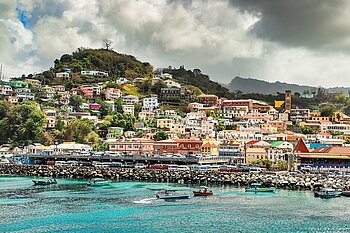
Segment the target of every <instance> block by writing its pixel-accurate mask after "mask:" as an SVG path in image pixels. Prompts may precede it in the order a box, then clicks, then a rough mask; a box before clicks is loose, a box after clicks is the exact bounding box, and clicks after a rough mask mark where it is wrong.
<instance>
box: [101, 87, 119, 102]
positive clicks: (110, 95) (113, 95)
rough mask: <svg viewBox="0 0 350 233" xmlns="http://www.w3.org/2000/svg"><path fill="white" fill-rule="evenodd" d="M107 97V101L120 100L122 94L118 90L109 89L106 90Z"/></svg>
mask: <svg viewBox="0 0 350 233" xmlns="http://www.w3.org/2000/svg"><path fill="white" fill-rule="evenodd" d="M105 97H106V99H113V100H115V99H119V98H120V97H122V92H121V91H120V89H118V88H107V89H106V90H105Z"/></svg>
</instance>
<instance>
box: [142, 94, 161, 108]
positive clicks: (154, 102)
mask: <svg viewBox="0 0 350 233" xmlns="http://www.w3.org/2000/svg"><path fill="white" fill-rule="evenodd" d="M142 103H143V106H144V107H151V108H157V107H158V106H159V103H158V96H157V95H153V96H151V97H149V98H144V99H143V100H142Z"/></svg>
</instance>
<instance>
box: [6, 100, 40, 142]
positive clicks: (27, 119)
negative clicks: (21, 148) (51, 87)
mask: <svg viewBox="0 0 350 233" xmlns="http://www.w3.org/2000/svg"><path fill="white" fill-rule="evenodd" d="M44 123H45V114H44V113H43V112H41V111H40V110H39V109H37V107H36V104H35V103H33V102H26V103H23V104H21V105H17V106H13V105H11V104H9V103H8V102H6V101H0V142H1V143H13V144H14V145H19V144H29V143H32V142H41V141H42V139H43V138H45V137H47V135H46V134H44Z"/></svg>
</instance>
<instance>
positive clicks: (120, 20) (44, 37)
mask: <svg viewBox="0 0 350 233" xmlns="http://www.w3.org/2000/svg"><path fill="white" fill-rule="evenodd" d="M348 4H350V3H348V2H346V1H340V0H334V1H325V0H321V1H316V0H304V1H287V0H279V1H272V0H262V1H253V0H220V1H207V0H159V1H153V0H137V1H136V0H118V1H117V0H90V1H76V0H52V1H48V0H17V1H14V0H2V1H1V3H0V63H2V64H4V65H5V71H6V73H7V75H8V76H11V75H21V74H22V73H32V72H40V71H41V70H45V69H48V68H49V67H50V66H52V65H53V61H54V59H56V58H59V57H60V56H61V55H62V54H64V53H71V52H72V51H75V50H76V49H77V48H78V47H90V48H100V47H102V44H101V42H102V40H103V39H104V38H108V39H110V40H112V41H113V45H112V47H113V48H114V49H115V50H116V51H118V52H122V53H128V54H132V55H134V56H136V57H137V58H138V59H140V60H142V61H148V62H150V63H151V64H153V65H154V66H155V67H167V66H169V65H172V66H177V67H178V66H180V65H185V67H186V68H191V69H193V68H200V69H201V70H202V71H203V72H205V73H208V74H209V75H210V76H211V78H212V79H214V80H217V81H220V82H226V83H227V82H229V81H230V80H231V79H232V78H233V77H234V76H235V75H237V74H241V75H242V76H251V77H258V78H262V79H266V80H269V81H275V80H281V81H289V82H298V83H303V82H305V84H310V85H312V84H315V85H317V86H318V85H320V84H322V85H327V86H329V85H331V84H330V83H329V82H328V81H326V80H327V77H336V78H334V82H333V83H332V84H334V85H336V84H346V77H347V74H348V73H349V72H350V68H348V67H347V65H346V61H347V60H349V56H350V55H349V54H348V51H349V45H350V37H349V35H350V28H349V27H348V26H347V22H348V21H349V17H350V16H349V15H348V14H347V12H346V9H348ZM23 22H24V23H23ZM325 67H327V69H325ZM349 85H350V84H349Z"/></svg>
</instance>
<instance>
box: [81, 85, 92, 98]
mask: <svg viewBox="0 0 350 233" xmlns="http://www.w3.org/2000/svg"><path fill="white" fill-rule="evenodd" d="M78 92H79V93H81V94H83V95H84V96H85V97H93V96H94V88H93V87H90V86H80V87H78Z"/></svg>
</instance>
